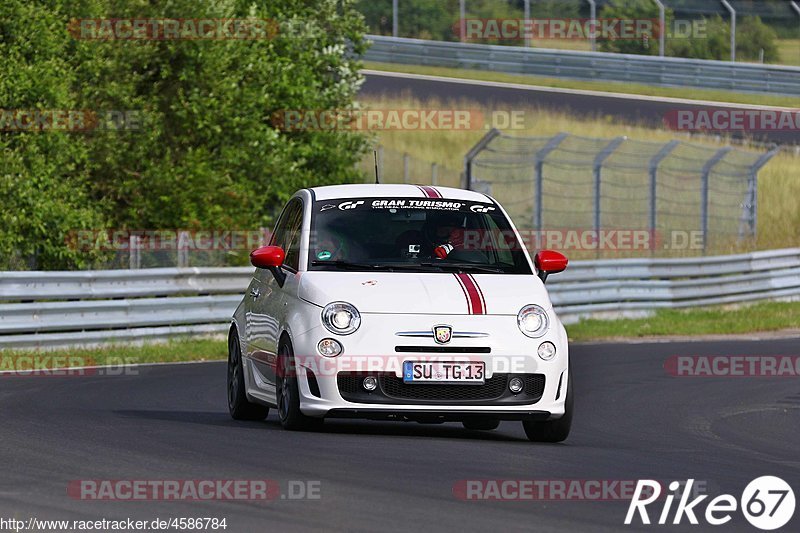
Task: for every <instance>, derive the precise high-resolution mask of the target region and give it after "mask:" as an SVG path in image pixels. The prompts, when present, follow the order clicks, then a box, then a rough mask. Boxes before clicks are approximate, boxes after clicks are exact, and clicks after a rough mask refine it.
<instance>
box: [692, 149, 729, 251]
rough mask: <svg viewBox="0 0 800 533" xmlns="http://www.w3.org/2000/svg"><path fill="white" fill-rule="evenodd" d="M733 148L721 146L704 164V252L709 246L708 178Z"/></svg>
mask: <svg viewBox="0 0 800 533" xmlns="http://www.w3.org/2000/svg"><path fill="white" fill-rule="evenodd" d="M731 150H733V148H731V147H730V146H726V147H725V148H720V149H719V150H717V153H716V154H714V156H713V157H712V158H711V159H709V160H708V161H706V164H705V165H703V174H702V175H701V179H702V181H701V187H702V189H701V200H700V226H701V227H700V230H701V232H702V236H703V253H704V254H705V253H706V248H707V247H708V178H709V176H710V175H711V171H712V170H713V169H714V167H715V166H716V164H717V163H719V162H720V161H721V160H722V158H723V157H725V154H727V153H728V152H730V151H731Z"/></svg>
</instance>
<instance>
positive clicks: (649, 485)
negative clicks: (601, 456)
mask: <svg viewBox="0 0 800 533" xmlns="http://www.w3.org/2000/svg"><path fill="white" fill-rule="evenodd" d="M693 484H694V479H689V480H687V481H686V483H685V488H683V489H682V487H683V486H684V484H683V483H680V482H678V481H673V482H672V483H670V484H669V491H670V492H671V493H668V494H666V497H664V498H663V507H661V512H660V513H659V515H658V518H657V522H656V523H657V524H660V525H664V524H667V523H672V524H680V523H681V521H682V520H683V519H684V517H685V518H686V520H687V521H688V522H689V523H690V524H693V525H698V524H699V523H700V522H699V520H698V515H699V516H700V517H701V518H704V519H705V522H706V523H707V524H709V525H712V526H721V525H723V524H727V523H728V522H730V521H731V519H732V518H733V514H734V513H736V511H737V508H740V509H741V512H742V514H743V515H744V517H745V518H746V519H747V521H748V522H750V524H752V525H753V526H755V527H757V528H758V529H761V530H764V531H771V530H773V529H778V528H780V527H783V526H784V525H786V524H787V523H788V522H789V520H791V519H792V516H793V515H794V507H795V498H794V491H792V487H790V486H789V484H788V483H786V482H785V481H784V480H782V479H781V478H779V477H775V476H762V477H759V478H756V479H754V480H753V481H751V482H750V483H749V484H748V485H747V487H745V489H744V491H743V492H742V497H741V498H740V499H739V500H738V501H737V500H736V498H735V497H734V496H732V495H730V494H721V495H719V496H717V497H715V498H713V499H712V500H710V501H708V502H707V504H706V506H705V512H704V513H703V512H701V505H700V504H701V503H703V500H705V499H706V498H708V495H705V494H704V495H700V496H696V497H695V498H694V499H693V500H691V501H690V500H689V498H690V496H692V485H693ZM661 492H662V487H661V484H660V483H659V482H658V481H654V480H650V479H644V480H639V482H638V483H637V484H636V490H635V492H634V494H633V499H632V500H631V504H630V506H629V507H628V514H627V515H626V516H625V524H626V525H630V524H631V523H633V522H634V517H635V516H636V515H637V513H638V515H639V520H641V522H642V524H646V525H649V524H650V523H651V519H650V515H649V514H648V509H647V506H648V505H650V504H653V503H655V502H656V501H657V500H660V499H662V494H661ZM676 497H677V498H678V504H677V506H676V507H675V510H674V513H673V510H672V504H673V502H674V500H675V499H676ZM659 503H660V502H659ZM653 507H658V504H656V505H654V506H653ZM651 510H655V509H651ZM670 517H671V518H672V520H671V522H670Z"/></svg>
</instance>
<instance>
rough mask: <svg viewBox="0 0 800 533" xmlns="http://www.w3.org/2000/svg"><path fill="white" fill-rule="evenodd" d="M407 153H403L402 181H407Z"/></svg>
mask: <svg viewBox="0 0 800 533" xmlns="http://www.w3.org/2000/svg"><path fill="white" fill-rule="evenodd" d="M409 157H410V156H409V155H408V153H405V152H404V153H403V183H408V161H409Z"/></svg>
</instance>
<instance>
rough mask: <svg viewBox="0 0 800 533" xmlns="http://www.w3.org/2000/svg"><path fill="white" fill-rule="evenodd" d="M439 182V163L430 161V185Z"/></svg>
mask: <svg viewBox="0 0 800 533" xmlns="http://www.w3.org/2000/svg"><path fill="white" fill-rule="evenodd" d="M438 184H439V165H437V164H436V163H431V185H438Z"/></svg>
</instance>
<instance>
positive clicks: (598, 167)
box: [594, 136, 627, 255]
mask: <svg viewBox="0 0 800 533" xmlns="http://www.w3.org/2000/svg"><path fill="white" fill-rule="evenodd" d="M626 138H627V137H624V136H623V137H617V138H615V139H612V141H611V142H610V143H608V144H607V145H606V147H605V148H603V149H602V150H601V151H600V153H599V154H597V156H596V157H595V158H594V230H595V231H596V232H597V234H598V235H599V234H600V222H601V217H600V214H601V213H600V203H601V202H600V199H601V196H600V192H601V191H600V188H601V187H600V185H601V182H602V174H603V172H602V171H603V163H605V161H606V159H608V158H609V156H610V155H611V154H612V153H614V150H616V149H617V148H618V147H619V145H620V144H622V142H623V141H624V140H625V139H626ZM597 253H598V255H599V254H600V250H599V249H598V250H597Z"/></svg>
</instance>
